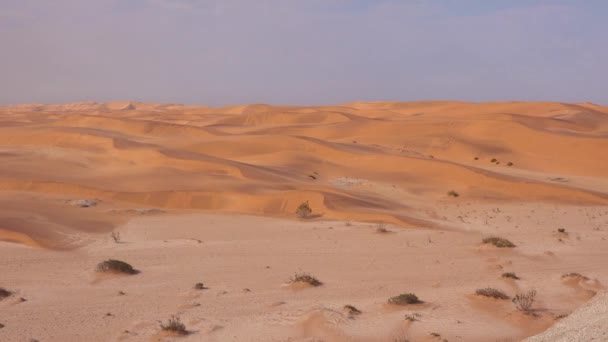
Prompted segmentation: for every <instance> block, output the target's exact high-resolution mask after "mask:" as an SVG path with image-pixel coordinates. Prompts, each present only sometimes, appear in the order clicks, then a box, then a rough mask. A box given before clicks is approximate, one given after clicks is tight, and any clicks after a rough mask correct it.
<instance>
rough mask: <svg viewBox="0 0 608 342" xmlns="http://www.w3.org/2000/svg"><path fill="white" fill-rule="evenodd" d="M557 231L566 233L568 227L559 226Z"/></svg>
mask: <svg viewBox="0 0 608 342" xmlns="http://www.w3.org/2000/svg"><path fill="white" fill-rule="evenodd" d="M557 231H558V232H559V233H565V232H566V228H557Z"/></svg>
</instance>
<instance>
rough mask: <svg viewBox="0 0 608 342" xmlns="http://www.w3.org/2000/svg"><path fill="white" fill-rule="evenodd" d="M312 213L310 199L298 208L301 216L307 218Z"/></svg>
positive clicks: (297, 212)
mask: <svg viewBox="0 0 608 342" xmlns="http://www.w3.org/2000/svg"><path fill="white" fill-rule="evenodd" d="M310 214H312V209H311V208H310V204H308V201H306V202H304V203H302V204H300V205H299V206H298V209H296V215H298V217H300V218H307V217H309V216H310Z"/></svg>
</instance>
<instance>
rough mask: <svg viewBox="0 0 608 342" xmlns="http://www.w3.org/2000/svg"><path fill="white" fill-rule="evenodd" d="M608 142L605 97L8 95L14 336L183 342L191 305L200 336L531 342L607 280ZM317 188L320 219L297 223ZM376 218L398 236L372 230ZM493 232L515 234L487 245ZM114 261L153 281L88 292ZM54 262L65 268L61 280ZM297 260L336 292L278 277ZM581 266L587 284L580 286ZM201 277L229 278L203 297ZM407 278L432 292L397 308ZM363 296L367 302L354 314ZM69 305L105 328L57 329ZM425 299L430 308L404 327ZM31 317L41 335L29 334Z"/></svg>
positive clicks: (8, 266) (3, 178) (3, 120)
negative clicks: (494, 290)
mask: <svg viewBox="0 0 608 342" xmlns="http://www.w3.org/2000/svg"><path fill="white" fill-rule="evenodd" d="M605 151H608V107H602V106H599V105H595V104H590V103H581V104H566V103H545V102H542V103H540V102H539V103H527V102H500V103H498V102H497V103H466V102H456V101H425V102H410V103H393V102H373V103H349V104H343V105H336V106H325V107H297V106H270V105H264V104H256V105H243V106H231V107H225V108H211V107H197V106H183V105H176V104H147V103H138V102H114V103H74V104H63V105H44V104H35V105H15V106H4V107H0V161H1V163H0V240H2V241H4V242H1V243H0V256H1V257H2V259H0V273H2V274H3V278H2V280H0V287H6V288H9V287H10V288H14V289H15V290H17V291H22V293H23V294H24V295H27V296H28V297H31V300H30V298H28V301H27V302H23V303H16V302H14V301H8V302H7V301H6V300H3V301H2V302H0V306H2V310H5V309H6V310H8V311H10V317H7V318H4V317H0V323H2V324H5V325H6V327H5V328H2V329H0V339H1V340H10V341H13V340H14V341H19V340H23V338H38V339H40V340H41V341H47V340H51V341H54V340H57V341H60V340H61V341H66V340H78V339H82V338H87V339H88V340H92V341H93V340H95V341H96V340H99V341H102V340H108V339H107V338H106V337H107V336H111V338H110V340H119V341H141V340H143V341H146V340H150V339H155V338H156V339H158V338H160V339H163V338H165V339H171V337H163V336H161V335H158V325H157V323H156V322H155V320H158V319H161V318H162V319H165V318H167V317H164V316H167V315H168V316H170V315H171V314H176V313H177V314H181V316H182V317H184V319H187V320H188V321H187V322H186V323H187V325H188V326H192V327H194V328H195V329H196V333H194V334H191V335H188V336H186V337H183V339H184V340H193V341H195V340H200V339H205V340H207V339H208V340H212V341H245V340H259V341H262V340H264V341H267V340H276V341H284V340H286V339H289V338H292V340H293V341H300V340H301V341H312V340H315V339H317V340H326V341H377V340H379V339H380V340H387V341H392V340H393V339H395V338H397V337H403V338H406V337H409V338H410V339H411V340H415V341H427V340H428V341H440V340H442V339H444V338H445V339H448V340H450V341H452V340H457V338H464V339H465V340H467V341H498V340H501V341H502V340H508V339H510V340H519V339H523V338H525V337H527V336H530V335H532V334H535V333H538V332H541V331H543V330H544V329H546V328H547V327H549V326H551V325H552V324H553V322H555V317H557V316H559V315H560V314H563V313H569V312H571V311H572V310H574V309H576V308H577V307H578V306H580V305H582V304H583V303H584V302H585V301H587V300H589V299H590V298H591V297H593V296H594V294H595V293H596V292H598V291H601V290H602V289H603V288H604V285H605V284H606V282H607V281H608V279H607V278H606V276H607V275H608V271H606V270H604V268H605V267H603V266H605V265H602V260H605V258H606V256H607V255H606V253H607V252H605V251H606V248H605V244H606V240H605V239H606V237H607V236H606V231H605V229H606V228H605V227H606V224H608V178H607V177H606V175H608V159H606V158H603V157H604V154H605ZM451 191H452V194H454V195H457V197H456V196H451V195H449V194H448V193H449V192H451ZM83 199H88V200H92V201H94V202H95V204H96V205H95V206H91V207H87V208H83V207H80V206H78V205H75V204H74V203H79V202H75V201H74V200H83ZM306 201H308V202H309V203H310V206H311V208H312V210H313V217H312V218H310V219H309V220H307V221H303V222H298V221H295V220H296V219H297V218H296V216H295V214H294V213H295V211H296V208H297V207H298V206H299V205H300V204H301V203H303V202H306ZM159 212H166V213H165V214H160V215H156V214H155V213H159ZM235 214H240V215H246V216H236V215H235ZM149 215H154V216H150V217H148V216H149ZM247 215H250V216H247ZM251 215H252V216H251ZM345 222H352V225H351V224H348V225H347V224H346V223H345ZM380 223H384V224H388V225H389V227H390V229H389V230H391V233H389V234H373V231H374V230H375V229H376V226H377V224H380ZM216 225H217V227H218V228H217V229H216V227H215V226H216ZM219 227H221V229H220V228H219ZM285 227H286V228H285ZM330 227H331V228H330ZM560 227H565V228H567V230H568V233H567V234H566V233H558V232H556V229H557V228H560ZM111 231H120V232H121V233H122V234H123V237H124V238H125V240H126V241H128V242H126V243H124V244H115V243H113V242H112V241H110V240H109V235H108V234H109V232H111ZM556 234H557V235H556ZM564 234H565V235H564ZM489 235H501V236H503V235H504V236H508V237H509V239H512V240H514V242H515V243H516V244H517V246H518V247H517V248H515V249H514V250H509V251H505V250H498V249H496V248H494V247H488V246H486V245H482V244H481V243H480V241H481V238H482V237H484V236H489ZM198 240H200V241H203V242H202V243H200V244H199V243H198V242H196V241H198ZM165 241H166V242H165ZM20 245H23V246H26V247H22V246H20ZM201 247H204V248H202V249H201ZM309 251H310V253H308V252H309ZM112 256H116V257H121V258H123V257H124V258H125V259H129V260H130V261H132V262H133V263H134V264H135V263H137V264H140V265H141V266H139V265H138V266H139V267H141V268H142V273H141V274H140V275H136V276H134V277H133V278H132V279H125V278H120V277H119V278H116V279H115V278H112V279H107V280H106V279H103V280H101V281H98V282H97V281H96V282H94V284H92V283H91V281H92V280H91V279H92V277H93V278H94V274H93V273H91V272H92V269H93V268H94V265H95V264H96V263H97V262H99V261H101V260H100V259H103V258H109V257H112ZM200 258H205V259H204V260H205V261H201V263H200V264H199V263H198V262H197V261H196V260H201V259H200ZM249 259H250V260H249ZM282 259H284V260H283V261H284V262H277V261H278V260H282ZM169 260H171V261H170V262H172V263H176V264H177V265H180V266H179V267H172V266H171V264H167V263H168V262H169ZM254 261H255V262H256V264H255V265H253V264H252V263H253V262H254ZM58 264H62V265H65V267H62V268H61V270H57V272H59V273H60V274H61V277H60V279H61V281H60V282H57V283H54V284H52V285H51V286H50V287H49V288H47V289H44V287H43V286H42V285H44V284H46V280H47V279H49V278H52V277H53V270H52V269H49V267H55V266H53V265H58ZM270 264H272V265H270ZM19 265H23V266H19ZM267 265H270V266H272V268H271V269H270V270H268V269H265V268H263V267H265V266H267ZM250 268H251V269H250ZM191 269H195V270H196V272H190V271H189V270H191ZM254 269H255V270H257V271H255V272H254V271H253V270H254ZM71 270H74V272H71ZM299 270H303V271H309V272H314V273H315V274H318V275H319V277H323V278H324V280H327V284H326V285H324V286H323V287H321V288H312V289H304V290H301V291H295V292H294V291H291V290H288V289H286V288H284V287H282V286H281V284H282V283H284V281H285V280H286V279H287V278H288V277H289V276H290V275H292V273H293V272H296V271H299ZM507 271H514V272H516V273H517V274H520V273H521V274H522V275H523V274H525V275H524V278H523V279H522V280H521V281H514V280H510V279H506V280H505V279H502V278H500V274H502V273H503V272H507ZM260 272H261V273H260ZM568 272H579V273H581V274H584V275H585V276H587V277H590V278H589V279H590V281H589V282H581V283H580V284H579V283H576V284H574V285H572V284H570V283H567V284H566V283H564V282H563V281H561V280H560V277H561V275H562V274H563V273H568ZM195 273H196V274H195ZM28 274H29V275H32V274H36V279H37V281H36V283H35V284H34V283H32V282H31V281H28V280H27V279H28V276H27V275H28ZM201 274H202V275H204V278H205V279H203V280H206V279H210V281H212V282H216V283H215V284H214V285H213V288H212V289H213V291H211V292H200V293H199V292H193V291H191V290H190V287H191V286H192V285H193V284H194V282H196V280H197V277H199V275H201ZM4 275H6V277H4ZM171 279H173V280H171ZM58 281H59V280H58ZM191 283H192V284H191ZM144 284H148V285H147V286H144ZM482 286H495V287H498V288H500V289H502V290H503V291H505V292H507V293H508V295H509V296H513V295H514V294H515V293H518V292H520V291H524V290H526V289H529V288H532V287H534V288H537V289H539V290H540V289H542V292H540V293H539V302H537V305H538V306H537V308H538V309H539V310H538V311H537V312H536V314H535V315H526V314H522V313H519V312H517V311H514V309H513V304H512V303H510V301H504V302H501V301H496V300H488V299H486V298H479V297H477V296H474V295H473V293H474V291H475V289H476V288H478V287H482ZM62 287H65V288H62ZM245 287H247V288H249V289H250V290H252V292H253V294H252V293H248V292H242V288H245ZM119 288H122V289H127V290H125V292H127V293H137V294H136V295H134V296H127V297H124V300H125V301H128V303H129V305H132V307H129V308H128V307H124V305H123V304H121V303H123V302H122V299H119V298H117V297H116V298H115V297H111V296H110V295H112V293H114V292H116V291H118V290H119ZM406 290H409V291H415V292H416V293H419V294H420V295H421V296H422V297H423V298H425V299H427V301H428V303H429V305H427V306H424V307H419V308H399V309H397V310H393V309H390V308H387V307H386V306H385V305H384V304H385V301H386V299H387V298H388V297H389V296H391V295H396V294H399V291H406ZM159 291H162V293H163V294H162V295H161V297H162V298H160V299H159V304H158V306H155V307H154V309H151V308H150V305H149V303H148V301H146V298H148V297H147V296H150V295H152V294H153V293H159ZM222 291H227V293H226V294H223V292H222ZM209 293H211V294H209ZM69 294H75V297H74V298H69V296H68V295H69ZM49 296H52V298H50V297H49ZM112 296H113V295H112ZM59 300H65V301H66V302H65V303H63V304H60V303H59V302H57V301H59ZM83 301H91V303H92V304H90V305H91V306H88V305H84V306H79V304H78V303H81V302H83ZM193 302H197V303H199V304H201V307H204V308H205V311H202V312H204V314H203V313H197V312H198V311H197V310H199V307H198V306H196V305H194V304H193ZM281 302H284V303H285V304H278V303H281ZM349 303H350V304H353V305H355V306H357V307H358V308H359V307H361V308H362V310H363V315H362V316H361V317H357V318H355V319H353V318H352V317H349V315H348V313H345V312H344V310H342V306H343V305H346V304H349ZM58 305H65V306H67V307H69V308H70V310H69V312H68V313H65V314H66V315H67V316H66V317H71V318H70V319H74V318H75V317H78V316H80V315H85V316H86V317H88V319H90V320H91V321H90V322H89V321H87V322H86V323H82V324H83V326H82V327H74V328H67V329H58V328H54V326H55V323H53V322H54V320H55V319H56V318H55V315H56V314H57V312H58V311H57V310H58V309H57V306H58ZM117 305H122V306H121V307H122V308H121V309H117V307H116V306H117ZM180 308H181V309H180ZM87 310H93V311H94V312H95V314H99V315H101V316H103V314H105V312H102V311H109V312H113V314H115V315H116V316H115V317H118V315H122V316H121V317H122V318H121V319H120V320H118V319H116V318H107V319H105V318H103V317H101V318H99V317H97V318H93V317H92V316H91V313H86V312H87ZM412 310H414V311H420V313H421V314H422V316H423V317H424V318H423V319H421V320H420V321H415V322H410V321H404V320H403V315H404V314H405V313H407V312H409V311H412ZM34 317H35V318H36V319H37V320H39V321H40V322H41V323H40V327H39V326H31V325H30V327H29V328H28V329H26V330H22V329H21V328H17V327H16V326H17V325H22V324H24V323H23V322H24V321H25V320H27V319H30V318H32V319H33V318H34ZM108 317H114V316H108ZM100 319H104V322H105V323H103V324H102V325H101V326H99V324H100V323H99V322H98V321H99V320H100ZM3 320H4V321H6V322H4V321H3ZM458 322H460V323H458ZM463 322H464V323H463ZM20 329H21V330H20ZM45 329H48V330H45ZM439 330H441V331H439ZM45 331H46V332H45ZM125 331H128V332H125ZM431 333H437V334H439V335H440V336H441V337H437V336H435V335H430V334H431ZM3 334H4V335H5V336H6V338H4V337H3ZM45 335H46V336H45ZM265 336H266V337H269V338H270V339H264V338H265ZM22 337H23V338H22Z"/></svg>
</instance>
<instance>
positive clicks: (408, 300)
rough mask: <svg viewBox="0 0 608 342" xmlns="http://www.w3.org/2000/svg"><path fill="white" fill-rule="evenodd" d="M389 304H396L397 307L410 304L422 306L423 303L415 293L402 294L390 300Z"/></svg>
mask: <svg viewBox="0 0 608 342" xmlns="http://www.w3.org/2000/svg"><path fill="white" fill-rule="evenodd" d="M388 303H389V304H395V305H408V304H422V303H423V301H421V300H420V299H418V296H416V295H415V294H413V293H402V294H400V295H398V296H395V297H391V298H389V299H388Z"/></svg>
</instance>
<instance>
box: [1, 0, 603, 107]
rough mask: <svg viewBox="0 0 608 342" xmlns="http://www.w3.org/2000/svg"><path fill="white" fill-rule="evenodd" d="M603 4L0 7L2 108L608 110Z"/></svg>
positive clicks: (352, 0) (35, 2)
mask: <svg viewBox="0 0 608 342" xmlns="http://www.w3.org/2000/svg"><path fill="white" fill-rule="evenodd" d="M606 18H608V1H605V0H551V1H549V0H527V1H524V0H510V1H493V0H426V1H424V0H401V1H398V0H375V1H373V0H53V1H49V0H0V104H16V103H64V102H80V101H96V102H107V101H126V100H131V101H143V102H156V103H184V104H200V105H209V106H223V105H230V104H246V103H268V104H293V105H323V104H339V103H346V102H352V101H414V100H434V99H437V100H464V101H513V100H520V101H560V102H584V101H591V102H595V103H599V104H608V86H607V85H606V82H607V81H608V20H606Z"/></svg>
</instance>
